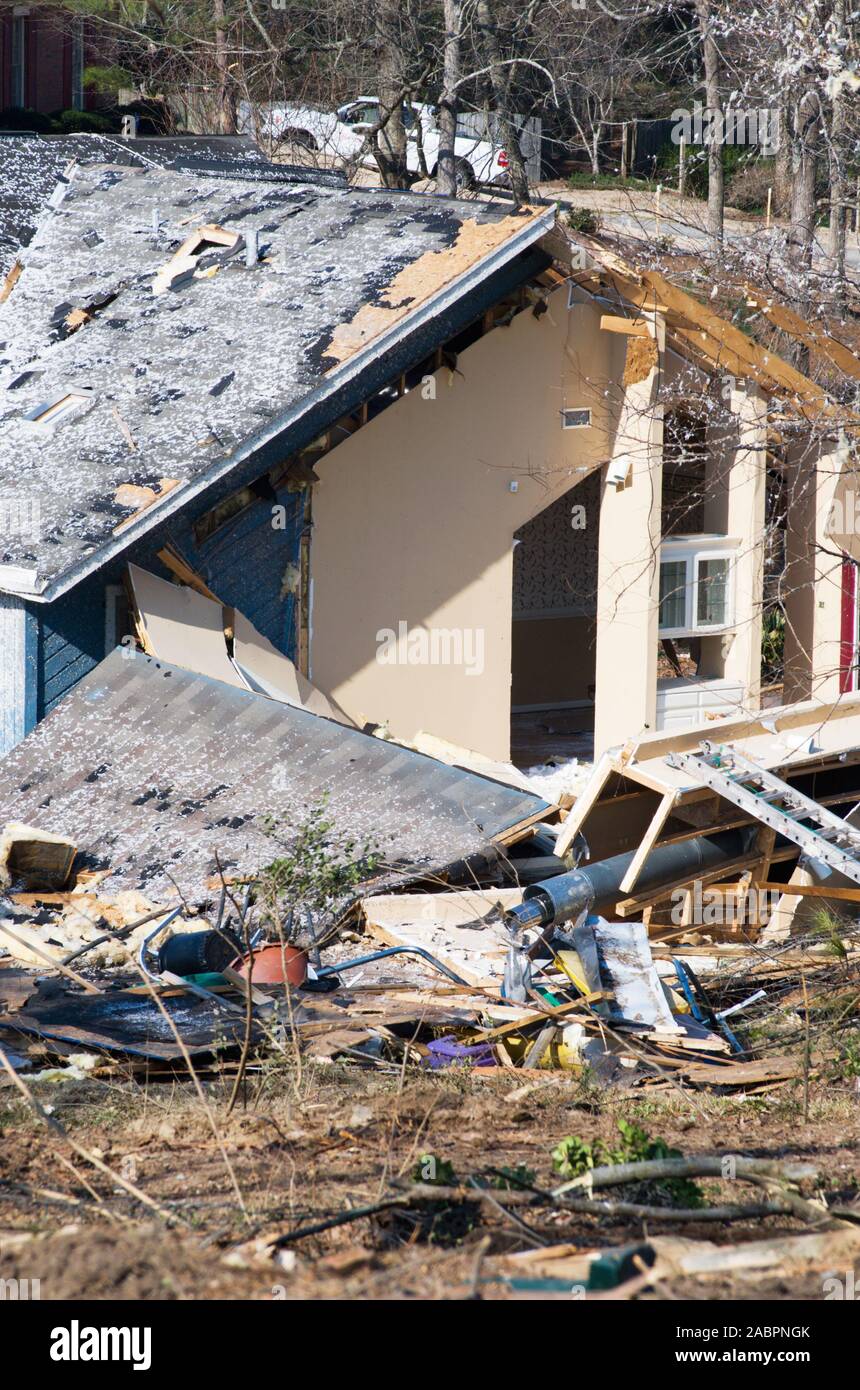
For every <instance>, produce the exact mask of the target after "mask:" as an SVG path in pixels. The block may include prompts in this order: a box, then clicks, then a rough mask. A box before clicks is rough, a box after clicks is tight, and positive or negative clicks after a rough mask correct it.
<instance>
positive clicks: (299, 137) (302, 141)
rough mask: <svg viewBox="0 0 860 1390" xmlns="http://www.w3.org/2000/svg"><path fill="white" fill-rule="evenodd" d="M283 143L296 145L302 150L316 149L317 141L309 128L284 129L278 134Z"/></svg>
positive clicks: (279, 141) (279, 140) (280, 142)
mask: <svg viewBox="0 0 860 1390" xmlns="http://www.w3.org/2000/svg"><path fill="white" fill-rule="evenodd" d="M278 143H279V144H281V145H295V146H296V148H297V149H300V150H315V149H316V147H317V142H316V140H315V139H314V137H313V136H312V135H311V133H310V131H309V130H282V131H281V133H280V135H279V136H278Z"/></svg>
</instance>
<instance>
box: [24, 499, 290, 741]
mask: <svg viewBox="0 0 860 1390" xmlns="http://www.w3.org/2000/svg"><path fill="white" fill-rule="evenodd" d="M304 499H305V495H304V493H303V492H287V491H283V492H279V493H278V494H277V500H276V501H260V502H256V503H255V504H254V505H253V506H251V507H248V508H246V510H245V511H243V512H241V513H240V514H239V515H238V516H236V517H234V518H233V520H232V521H228V522H226V523H225V524H224V525H223V526H221V527H219V529H218V530H217V531H216V532H215V533H214V535H212V536H210V537H209V538H208V539H207V540H206V541H204V542H203V544H202V545H199V546H198V545H197V544H196V542H195V540H194V532H193V529H192V520H191V519H190V518H189V519H179V520H178V521H177V522H176V523H175V524H174V526H173V528H172V531H171V535H170V539H171V540H172V541H173V543H174V544H175V545H176V546H177V548H178V549H179V550H180V551H181V553H182V555H183V556H184V557H185V559H186V560H187V561H188V563H189V564H190V565H191V566H192V567H193V568H194V569H195V570H196V571H197V572H198V574H200V575H201V576H202V577H203V579H205V581H206V583H207V584H208V585H209V587H210V588H211V589H212V591H213V592H214V593H216V594H217V595H218V597H219V598H220V599H221V601H222V602H223V603H226V604H229V605H231V606H232V607H234V608H238V609H240V610H241V611H242V612H243V613H244V614H245V616H246V617H247V618H250V620H251V622H252V623H254V625H255V626H256V627H257V628H258V629H259V630H260V632H262V633H263V634H264V635H265V636H266V637H268V638H269V641H270V642H273V643H274V644H275V646H276V647H277V648H278V649H279V651H282V652H284V653H285V654H286V655H287V656H289V657H292V658H293V659H295V653H296V604H297V597H296V595H295V594H293V593H287V594H285V593H283V587H284V576H285V574H286V571H287V568H288V566H290V565H293V566H295V567H296V568H297V569H298V567H299V565H300V541H301V535H302V528H303V524H304V522H303V518H304V505H305V501H304ZM274 506H280V507H283V509H284V513H285V522H284V526H283V528H280V527H279V528H278V529H275V527H274V526H273V524H272V519H273V510H272V509H273V507H274ZM134 560H135V563H136V564H139V565H141V566H142V567H143V568H144V569H150V570H152V571H153V572H154V573H163V572H164V571H163V570H162V566H161V563H160V561H159V560H158V559H157V558H156V556H155V555H154V554H146V553H144V554H140V553H137V554H135V555H134ZM124 568H125V567H124V565H122V564H121V565H119V566H117V565H116V564H115V565H114V566H112V567H111V569H110V570H107V571H106V570H103V571H101V572H100V573H98V574H94V575H92V576H91V577H90V578H89V579H86V580H84V581H83V582H82V583H81V584H77V585H76V586H75V588H74V589H72V590H71V591H70V592H69V593H68V594H65V595H64V596H63V597H62V598H60V599H57V600H56V602H55V603H51V604H48V605H46V606H44V607H43V606H41V605H33V607H32V609H31V621H32V629H33V639H32V644H30V643H29V642H28V672H29V675H28V686H27V691H28V711H27V725H26V727H27V730H28V731H29V729H30V728H32V727H33V724H34V723H35V722H36V720H37V719H44V717H45V715H46V714H48V713H49V712H50V711H51V710H52V709H53V707H54V705H56V703H57V701H58V700H61V699H62V698H63V696H64V695H66V694H68V692H69V691H70V690H71V689H72V687H73V686H75V685H77V683H78V681H79V680H82V679H83V677H84V676H86V675H87V674H88V672H90V671H91V670H92V669H93V667H94V666H97V665H98V663H99V662H100V661H102V660H103V659H104V657H105V655H106V653H105V589H106V587H107V586H108V584H116V583H118V582H120V580H121V577H122V573H123V571H124ZM31 646H32V654H31Z"/></svg>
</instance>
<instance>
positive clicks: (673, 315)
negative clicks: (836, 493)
mask: <svg viewBox="0 0 860 1390" xmlns="http://www.w3.org/2000/svg"><path fill="white" fill-rule="evenodd" d="M572 240H573V241H574V243H575V244H576V243H578V244H579V245H581V246H583V247H584V248H585V249H586V250H587V251H588V252H589V253H590V255H591V256H593V258H594V260H595V261H596V262H597V266H596V267H594V271H596V273H597V274H598V275H600V274H601V267H602V269H603V276H604V277H605V278H606V279H608V280H609V282H610V283H611V284H612V285H613V287H614V288H615V290H616V292H617V293H618V294H619V295H620V296H621V297H622V299H624V300H626V301H627V302H628V303H629V304H632V305H634V306H636V307H637V308H640V309H642V310H645V309H651V310H653V309H654V307H655V306H659V311H660V312H665V313H666V314H667V315H668V316H669V320H668V322H667V329H668V331H669V332H670V333H672V334H673V335H676V336H678V337H680V338H681V339H682V340H684V341H686V342H687V343H688V344H689V346H690V347H692V348H693V349H694V350H695V351H696V352H697V353H699V354H700V355H702V356H704V357H705V358H706V359H707V360H709V361H710V362H711V363H712V364H713V365H715V366H719V367H720V368H722V369H723V370H725V371H727V372H730V373H731V374H732V375H733V376H749V377H751V378H752V379H753V380H755V381H758V382H760V383H761V384H762V385H763V386H764V387H765V389H767V390H769V391H770V392H773V390H774V389H776V388H779V389H780V390H781V391H783V392H786V393H788V395H789V398H790V402H791V404H793V405H795V406H796V407H797V409H798V410H801V411H802V413H808V412H809V411H810V410H811V411H812V412H813V413H812V418H813V419H816V418H820V417H821V416H822V415H825V416H828V417H837V416H839V415H840V414H841V416H842V417H847V418H848V419H849V420H850V422H851V423H852V424H857V425H860V417H858V416H857V415H855V414H854V413H852V412H850V411H841V412H840V411H839V408H838V406H836V405H835V404H834V403H833V402H832V401H831V400H830V398H829V397H828V396H827V395H826V393H825V392H823V391H822V390H821V389H820V387H818V386H817V385H816V384H815V383H814V382H813V381H810V379H809V378H808V377H806V376H804V375H803V373H802V372H799V371H797V370H796V368H794V367H792V366H791V365H790V364H789V363H788V362H785V361H784V360H783V359H782V358H781V357H779V356H778V355H777V354H776V353H772V352H768V351H767V350H766V349H765V348H763V347H761V346H760V345H759V344H758V343H756V342H755V341H754V340H753V339H751V338H748V337H747V336H746V334H744V333H742V332H741V330H740V329H739V328H737V327H736V326H735V325H734V324H732V323H730V322H729V321H728V320H727V319H725V318H723V317H722V316H721V315H720V314H717V313H715V312H714V310H713V309H711V308H709V307H708V306H707V305H705V304H702V303H700V301H699V300H697V299H694V298H693V296H692V295H690V294H688V293H687V292H686V291H685V290H682V289H679V288H678V287H677V286H676V285H673V284H672V283H671V281H669V280H667V279H666V277H665V276H664V275H661V274H660V273H659V272H658V271H653V270H638V269H637V268H636V267H635V266H632V265H630V263H629V262H627V261H625V260H624V259H623V258H622V257H621V256H619V255H617V253H615V252H612V251H610V250H609V249H608V248H606V247H604V246H603V245H601V243H600V242H598V241H596V240H595V239H594V238H593V237H588V236H583V235H578V236H576V237H574V238H572ZM589 273H593V271H589ZM790 312H791V311H788V314H789V315H790ZM774 321H775V320H774ZM782 322H783V325H785V327H786V331H787V332H792V331H793V332H794V334H795V336H798V335H799V334H800V333H801V332H803V333H804V334H806V335H807V336H808V335H809V334H810V332H811V330H810V328H809V325H808V324H804V323H803V321H802V320H798V321H797V325H795V327H794V329H790V328H789V327H788V324H789V317H788V316H783V319H782ZM791 322H792V323H794V320H791ZM687 335H689V337H688V336H687ZM800 340H801V341H802V339H800ZM811 342H812V340H811V339H810V343H811ZM814 346H815V349H816V350H824V351H828V352H830V353H831V356H832V360H834V361H835V360H837V358H840V359H841V361H843V362H845V363H846V369H847V364H848V362H849V358H848V357H846V356H845V355H844V353H843V352H840V351H839V348H840V347H842V348H844V345H835V340H830V341H829V342H828V343H827V344H826V345H825V344H823V343H822V342H821V340H818V341H817V342H816V343H815V344H814ZM844 352H845V353H849V354H850V357H854V354H853V353H850V349H844ZM855 361H857V359H855ZM855 371H860V363H858V367H856V368H855V367H854V366H853V364H852V365H851V372H850V374H851V375H852V376H853V375H854V373H855Z"/></svg>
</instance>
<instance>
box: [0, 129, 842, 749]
mask: <svg viewBox="0 0 860 1390" xmlns="http://www.w3.org/2000/svg"><path fill="white" fill-rule="evenodd" d="M309 180H311V181H309ZM3 294H4V295H5V302H4V303H3V304H2V306H0V343H2V347H0V441H2V444H0V500H2V507H3V517H2V528H0V529H2V533H3V535H2V545H0V551H2V554H0V589H2V595H0V628H2V641H0V721H2V722H0V748H2V749H3V750H4V751H8V750H9V749H11V748H12V747H13V746H14V745H15V744H16V743H17V742H18V741H19V740H20V739H21V738H23V737H24V736H25V735H26V734H27V733H28V732H29V731H30V730H31V729H32V728H33V727H34V726H35V725H36V724H37V723H38V721H39V720H41V719H42V718H43V717H44V715H45V714H47V713H48V712H49V711H50V710H51V709H53V708H54V706H55V705H56V704H57V703H58V702H59V701H60V700H61V699H62V697H63V696H64V695H65V694H67V693H68V692H70V691H71V690H72V689H73V688H74V687H75V685H76V684H77V683H78V681H80V680H81V679H82V678H83V677H84V676H86V675H87V674H88V673H89V672H91V671H92V670H93V668H94V667H96V666H97V665H98V664H99V662H101V661H102V660H103V659H104V657H105V655H106V653H108V652H109V651H111V650H112V649H113V648H114V647H115V646H116V645H117V644H121V643H123V641H124V639H125V641H126V644H128V642H129V641H130V640H131V634H132V632H133V631H134V630H135V627H136V628H137V631H138V634H139V632H140V622H139V619H140V613H139V612H138V614H137V618H138V622H137V623H135V620H134V617H133V615H132V613H131V611H130V609H131V607H132V606H133V605H131V604H130V594H129V585H128V578H129V566H130V565H131V566H132V567H133V569H132V571H131V572H132V574H137V575H138V576H140V575H144V576H148V578H146V579H139V580H138V585H137V589H138V591H139V589H140V585H141V584H146V583H150V584H151V582H152V578H153V577H154V579H156V580H158V579H160V580H161V581H169V580H176V579H178V580H180V581H181V582H182V583H184V584H185V585H186V586H189V588H187V589H185V590H177V594H181V593H185V594H186V595H187V594H188V592H189V589H190V590H191V591H193V592H194V593H195V594H196V596H197V597H199V598H200V599H201V600H206V601H208V603H210V604H212V605H213V606H214V611H215V612H216V614H217V612H218V606H219V605H220V609H221V617H220V618H218V619H216V623H217V625H218V626H219V627H222V628H223V631H224V633H225V634H226V636H225V637H224V642H225V643H226V650H227V652H228V655H230V656H231V657H232V655H233V652H232V644H233V643H234V642H235V637H236V630H235V629H236V622H237V615H240V616H241V617H243V618H244V619H245V620H247V622H248V623H250V624H251V625H253V629H254V632H255V633H256V634H257V635H258V637H259V638H261V639H262V640H263V642H265V643H266V644H267V646H268V648H273V649H274V650H275V652H276V653H280V654H282V655H283V656H284V657H287V658H289V659H290V660H291V661H292V662H293V663H294V664H295V667H296V668H297V670H298V673H299V675H300V676H302V677H303V678H305V679H306V680H308V681H312V682H313V686H314V687H316V688H317V689H318V690H319V691H324V692H325V693H326V696H327V697H329V699H330V700H331V701H333V702H334V706H335V707H336V709H337V710H338V711H340V712H342V713H343V714H344V715H345V717H346V719H347V720H348V721H349V722H351V723H353V724H354V725H357V726H358V727H363V726H366V725H375V726H378V727H380V728H381V729H383V730H384V731H387V732H389V733H390V734H391V735H392V736H394V737H395V738H397V739H400V740H403V741H414V740H415V739H416V737H417V736H418V735H419V733H421V732H422V731H423V732H426V733H430V734H432V735H434V736H436V737H437V738H439V739H442V740H447V741H449V742H450V743H453V744H456V745H458V746H459V747H460V748H462V749H469V750H473V751H475V752H477V753H479V754H483V755H485V756H487V757H489V758H493V759H507V758H508V757H509V756H510V752H511V729H512V717H513V720H514V721H516V720H517V718H518V717H523V716H525V717H532V716H534V715H535V714H537V715H540V713H541V712H543V711H561V712H563V714H564V716H565V718H566V720H567V723H568V727H573V728H574V729H581V730H582V731H583V732H584V733H585V734H586V735H588V736H590V734H591V731H592V730H593V739H594V748H595V752H596V753H598V754H599V753H600V752H602V751H603V750H605V749H606V748H608V747H610V746H614V745H617V744H619V743H623V742H624V741H625V740H626V739H627V738H628V737H630V736H631V735H632V734H635V733H638V732H645V733H647V732H649V731H653V730H657V729H664V728H665V729H672V728H678V727H685V726H689V725H694V724H697V723H699V722H701V720H702V719H704V718H707V717H712V716H717V717H719V716H721V715H727V714H732V713H736V712H737V711H739V710H743V709H756V708H757V707H758V702H759V692H760V685H761V629H762V615H763V610H764V605H765V568H766V556H765V533H766V526H765V520H766V512H767V508H768V505H769V503H768V496H769V491H768V490H769V489H771V492H772V493H773V492H775V491H776V490H778V489H779V487H780V486H781V480H782V479H784V478H785V477H786V476H795V477H796V478H798V479H799V480H800V481H799V483H798V485H797V486H795V487H794V488H792V489H791V490H790V506H787V507H786V509H785V510H786V519H785V526H784V543H785V565H786V567H787V569H788V570H789V571H790V572H791V574H792V575H793V579H792V583H791V584H790V585H788V586H787V587H786V597H785V603H786V612H787V636H786V692H787V696H788V698H794V699H799V698H804V697H810V696H814V697H815V698H818V699H827V698H830V697H831V696H833V697H838V695H839V693H840V691H842V690H845V689H849V688H853V684H854V681H855V674H854V673H855V669H856V655H855V654H856V605H855V606H853V607H852V604H853V597H852V595H853V589H852V588H851V585H852V582H853V565H850V564H849V565H845V564H843V559H842V553H841V552H842V551H844V550H848V551H849V552H850V548H851V545H852V538H851V536H850V535H845V536H843V535H841V534H837V532H838V531H839V527H838V525H837V526H836V530H835V531H834V521H833V516H834V512H833V502H834V499H835V498H836V497H837V493H839V495H842V494H841V493H840V489H841V490H842V492H844V490H845V489H846V488H850V471H849V470H850V448H849V446H848V444H847V442H846V435H845V424H846V419H845V416H844V412H843V413H841V414H840V412H839V411H838V410H837V409H836V407H835V406H833V404H832V402H831V400H830V398H829V397H828V395H827V392H826V391H824V390H822V389H821V387H819V386H817V385H816V384H815V383H814V382H813V381H812V380H811V379H810V378H809V377H807V376H805V375H804V374H803V373H802V372H801V371H800V370H799V369H798V368H797V367H793V366H790V365H789V363H788V362H787V361H785V360H783V359H782V358H780V357H779V356H778V355H777V354H776V353H775V352H773V351H770V350H766V349H765V348H763V347H761V346H760V345H759V344H758V343H757V342H756V341H755V340H754V339H753V338H752V337H751V336H749V335H747V334H745V333H743V332H742V331H741V330H740V329H738V328H736V327H735V326H734V325H733V324H731V323H729V322H728V321H727V319H726V318H724V317H722V316H721V315H720V314H718V313H717V312H715V311H713V310H711V309H708V308H705V307H704V306H703V305H702V304H701V303H700V302H699V300H698V299H696V298H694V297H693V296H692V295H691V294H688V293H686V292H684V291H682V290H680V289H678V288H676V287H675V286H674V285H672V284H670V283H669V281H668V280H667V279H666V278H665V277H664V276H661V275H658V274H657V273H656V272H649V271H640V270H638V269H636V268H635V267H634V266H631V265H630V264H628V263H627V262H624V261H622V260H621V259H620V258H619V257H618V256H616V255H614V254H613V253H612V252H610V251H608V250H607V249H606V248H605V247H602V246H600V245H599V244H598V243H594V242H591V243H589V242H588V241H587V239H579V240H578V241H576V242H572V241H571V239H570V238H569V237H568V236H567V235H565V234H562V233H561V232H560V231H559V229H558V228H557V227H556V226H555V209H554V208H546V207H543V208H531V209H525V210H520V211H513V210H511V209H510V207H509V206H506V205H504V204H502V205H498V204H490V203H485V202H477V201H470V202H461V201H456V200H442V199H438V198H430V197H426V196H421V195H413V194H401V193H393V192H390V191H380V190H369V189H347V188H346V187H344V186H343V185H341V184H340V183H339V181H338V180H337V179H332V178H325V177H322V178H318V177H317V176H316V175H309V174H307V172H305V173H304V174H302V175H301V176H299V175H297V174H296V173H295V171H290V170H289V169H285V168H283V167H282V166H270V165H266V164H265V163H263V162H260V163H259V164H258V165H257V166H256V167H254V168H251V167H249V166H247V165H243V166H242V167H241V168H239V169H238V171H237V169H235V168H230V167H225V166H224V165H223V164H219V163H218V162H209V163H208V164H207V163H198V164H196V165H195V164H194V161H189V160H183V159H182V158H177V159H174V160H173V161H172V167H164V166H163V164H158V163H157V162H156V161H155V160H154V159H149V158H147V159H138V160H136V161H134V162H133V163H129V162H128V160H127V159H126V160H125V161H124V162H123V160H121V159H118V158H114V157H113V156H111V155H110V154H109V153H108V152H106V153H105V159H104V160H103V161H101V162H83V161H79V162H78V163H77V164H76V165H75V167H74V168H73V169H71V170H70V171H68V173H67V175H66V176H65V178H64V180H63V181H62V182H61V183H60V184H59V185H58V191H56V192H55V193H54V194H52V196H51V199H50V207H49V208H48V209H47V210H46V211H45V213H44V215H43V216H42V217H41V219H40V221H39V225H38V229H37V231H36V234H35V236H34V237H33V238H32V240H31V241H30V243H29V245H28V246H26V247H25V248H23V249H21V250H20V251H19V253H18V255H17V258H16V261H15V263H14V265H13V266H12V269H11V271H10V273H9V275H8V276H7V280H6V287H5V290H4V291H3ZM763 312H768V306H765V309H764V310H763ZM789 328H791V326H790V325H789ZM787 331H788V330H787ZM794 334H795V341H802V335H801V336H800V337H798V334H797V330H796V325H795V326H794ZM813 346H814V348H815V350H821V349H822V342H821V341H820V340H819V341H817V342H816V344H814V345H813ZM823 348H824V350H825V352H827V353H830V354H831V356H833V357H834V358H835V362H836V365H837V366H838V368H839V369H840V370H841V371H843V372H847V374H848V375H849V376H853V377H854V378H855V379H856V377H857V376H858V375H860V364H858V362H857V359H856V358H855V357H854V354H853V353H852V352H850V350H849V349H847V348H845V347H843V346H842V345H841V344H832V340H828V342H827V343H824V344H823ZM849 424H850V422H849ZM843 529H846V530H848V529H850V528H843ZM810 537H814V538H815V539H816V540H817V541H820V542H821V545H820V546H819V548H818V549H817V550H816V549H815V547H814V546H810ZM825 540H826V541H827V544H826V545H825V544H824V541H825ZM843 571H844V574H845V578H844V579H843ZM174 587H175V586H174ZM161 592H162V593H163V590H162V591H161ZM139 598H140V594H139V592H136V594H135V605H136V606H137V607H138V609H139V607H140V604H139ZM182 603H186V607H187V606H188V605H189V604H191V600H190V598H189V599H188V600H187V602H186V600H185V599H180V598H178V597H177V599H176V604H177V605H179V606H180V607H181V605H182ZM209 611H210V613H211V611H212V610H209ZM162 616H163V615H162ZM166 621H167V622H168V624H170V623H171V622H173V623H174V625H175V630H174V638H175V643H176V644H178V645H174V647H173V648H172V653H173V659H174V660H178V651H180V650H181V649H182V646H183V643H184V642H185V636H184V632H185V627H188V628H189V630H190V629H191V628H192V627H194V628H195V630H196V629H197V628H198V627H199V623H198V622H197V620H196V619H195V620H193V621H191V620H189V619H188V618H187V617H186V618H185V619H183V618H182V615H181V613H180V612H179V611H178V608H177V610H176V611H174V612H173V613H172V614H171V613H168V614H167V617H166ZM186 645H187V650H188V652H189V660H188V664H190V665H192V666H193V665H194V658H193V657H192V656H191V655H190V653H191V649H192V648H191V644H186ZM667 651H668V652H669V656H670V658H671V660H672V661H673V662H674V663H675V664H674V666H670V667H669V668H668V669H667V665H666V661H667V657H666V653H667ZM179 664H183V663H182V662H180V663H179ZM195 669H198V670H199V669H201V668H200V666H199V665H197V666H196V667H195ZM207 673H208V674H213V673H212V671H211V670H208V672H207V671H204V674H207ZM622 673H623V675H622ZM252 688H253V687H252Z"/></svg>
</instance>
